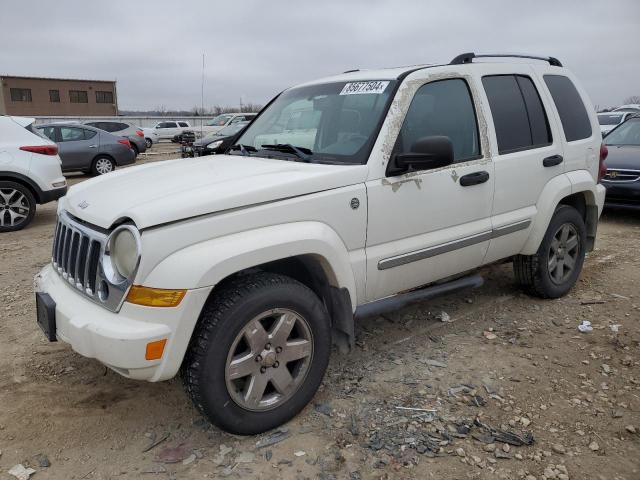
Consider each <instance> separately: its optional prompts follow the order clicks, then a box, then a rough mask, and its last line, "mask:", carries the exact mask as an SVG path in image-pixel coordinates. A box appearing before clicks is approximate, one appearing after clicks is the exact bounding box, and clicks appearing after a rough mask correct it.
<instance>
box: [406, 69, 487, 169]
mask: <svg viewBox="0 0 640 480" xmlns="http://www.w3.org/2000/svg"><path fill="white" fill-rule="evenodd" d="M432 135H444V136H447V137H449V138H450V139H451V142H452V143H453V158H454V161H455V162H462V161H465V160H469V159H472V158H474V157H477V156H479V155H480V144H479V142H478V125H477V121H476V114H475V109H474V107H473V101H472V99H471V92H470V91H469V87H468V86H467V83H466V82H465V81H464V80H462V79H460V78H454V79H451V80H439V81H435V82H431V83H427V84H426V85H423V86H422V87H420V88H419V89H418V91H417V92H416V94H415V96H414V97H413V100H412V101H411V105H410V106H409V110H408V111H407V115H406V117H405V119H404V123H403V124H402V128H401V129H400V134H399V135H398V140H397V141H396V145H395V148H394V153H407V152H411V146H412V145H413V144H414V143H415V142H416V140H418V139H419V138H421V137H429V136H432Z"/></svg>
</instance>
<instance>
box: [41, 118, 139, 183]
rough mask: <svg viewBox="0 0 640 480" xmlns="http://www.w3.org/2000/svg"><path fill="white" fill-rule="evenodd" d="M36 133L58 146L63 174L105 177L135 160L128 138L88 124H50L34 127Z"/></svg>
mask: <svg viewBox="0 0 640 480" xmlns="http://www.w3.org/2000/svg"><path fill="white" fill-rule="evenodd" d="M36 130H38V131H39V132H42V134H43V135H45V136H46V137H47V138H49V139H50V140H52V141H54V142H56V144H57V145H58V153H59V155H60V158H61V159H62V171H63V172H84V173H90V174H92V175H104V174H105V173H109V172H112V171H113V170H115V168H116V166H122V165H130V164H132V163H134V162H135V159H136V155H135V151H134V150H133V148H132V146H131V142H130V141H129V139H128V138H126V137H120V136H118V137H116V136H115V135H112V134H110V133H108V132H106V131H104V130H101V129H99V128H95V127H91V126H89V125H82V124H78V123H49V124H42V125H37V126H36Z"/></svg>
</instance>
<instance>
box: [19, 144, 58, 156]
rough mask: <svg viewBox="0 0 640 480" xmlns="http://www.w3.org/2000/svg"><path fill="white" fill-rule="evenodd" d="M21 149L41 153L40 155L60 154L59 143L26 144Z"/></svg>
mask: <svg viewBox="0 0 640 480" xmlns="http://www.w3.org/2000/svg"><path fill="white" fill-rule="evenodd" d="M20 150H24V151H25V152H32V153H39V154H40V155H57V154H58V146H57V145H33V146H25V147H20Z"/></svg>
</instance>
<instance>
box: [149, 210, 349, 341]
mask: <svg viewBox="0 0 640 480" xmlns="http://www.w3.org/2000/svg"><path fill="white" fill-rule="evenodd" d="M149 233H150V235H149V236H148V237H146V238H145V235H144V234H143V238H142V241H143V251H144V249H145V244H146V243H147V242H149V245H150V248H151V249H153V247H152V246H151V245H153V244H157V243H158V242H161V241H162V240H163V238H164V235H165V234H166V235H169V236H171V233H170V232H169V231H167V232H166V233H164V234H163V233H162V232H160V231H158V235H160V236H162V237H163V238H159V237H156V235H154V234H153V232H149ZM143 259H144V257H143ZM143 261H144V260H143ZM255 271H267V272H272V273H279V274H282V275H287V276H289V277H291V278H294V279H295V280H297V281H299V282H300V283H302V284H304V285H306V286H307V287H309V288H310V289H311V290H312V291H313V292H314V293H316V295H318V297H319V298H320V299H321V300H322V301H323V302H324V304H325V306H326V307H327V310H328V311H329V314H330V317H331V319H332V326H333V327H334V331H335V333H336V334H335V335H334V337H335V338H336V339H340V340H338V342H337V343H338V345H339V346H340V349H341V350H345V349H348V348H349V347H351V346H352V345H353V305H356V304H357V303H356V302H357V299H356V285H355V277H354V273H353V270H352V268H351V262H350V259H349V254H348V251H347V249H346V247H345V245H344V243H343V242H342V240H341V239H340V237H339V236H338V234H337V233H336V232H335V231H334V230H333V229H331V228H330V227H329V226H328V225H326V224H323V223H319V222H296V223H292V224H283V225H273V226H269V227H263V228H259V229H255V230H251V231H246V232H240V233H236V234H232V235H227V236H224V237H219V238H215V239H212V240H207V241H204V242H200V243H196V244H194V245H190V246H188V247H185V248H182V249H180V250H178V251H175V252H174V253H173V254H171V255H169V256H168V257H166V258H165V259H163V260H162V261H160V262H159V263H158V264H156V265H155V266H153V268H151V269H150V270H147V268H146V267H145V266H144V265H141V273H140V275H141V277H142V278H139V279H137V283H142V284H143V285H148V286H152V287H155V288H187V289H196V288H203V287H211V286H213V289H212V290H211V292H212V293H213V292H216V291H217V290H218V289H219V288H220V287H221V286H223V285H224V284H225V283H227V282H228V281H229V280H230V279H232V278H235V277H237V276H238V275H249V274H251V272H255Z"/></svg>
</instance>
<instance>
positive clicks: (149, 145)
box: [144, 138, 153, 148]
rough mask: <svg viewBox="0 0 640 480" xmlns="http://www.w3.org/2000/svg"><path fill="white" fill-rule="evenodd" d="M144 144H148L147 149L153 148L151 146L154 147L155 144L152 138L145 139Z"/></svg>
mask: <svg viewBox="0 0 640 480" xmlns="http://www.w3.org/2000/svg"><path fill="white" fill-rule="evenodd" d="M144 143H146V144H147V148H151V146H152V145H153V142H152V141H151V139H150V138H145V139H144Z"/></svg>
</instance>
